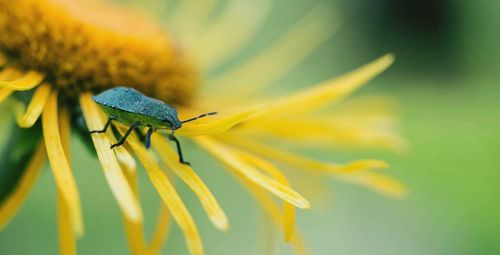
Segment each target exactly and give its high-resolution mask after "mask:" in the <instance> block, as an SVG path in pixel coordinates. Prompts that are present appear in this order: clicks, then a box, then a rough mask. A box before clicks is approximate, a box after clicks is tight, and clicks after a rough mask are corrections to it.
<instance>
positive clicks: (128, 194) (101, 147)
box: [80, 93, 142, 222]
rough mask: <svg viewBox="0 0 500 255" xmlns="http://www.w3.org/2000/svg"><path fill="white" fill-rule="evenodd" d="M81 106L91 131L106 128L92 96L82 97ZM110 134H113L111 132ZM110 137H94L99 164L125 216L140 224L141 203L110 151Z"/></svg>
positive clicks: (104, 135)
mask: <svg viewBox="0 0 500 255" xmlns="http://www.w3.org/2000/svg"><path fill="white" fill-rule="evenodd" d="M80 106H81V107H82V111H83V116H84V118H85V122H86V123H87V127H88V128H89V130H100V129H102V128H103V127H104V124H105V121H104V119H103V118H102V115H101V112H100V110H99V109H98V108H97V106H96V105H95V103H94V101H93V100H92V96H91V94H89V93H84V94H82V95H81V96H80ZM108 132H111V130H109V131H108ZM110 137H113V135H112V134H111V133H109V134H108V135H106V134H93V135H92V141H93V142H94V146H95V148H96V151H97V156H98V158H99V162H100V163H101V167H102V169H103V171H104V176H105V177H106V180H107V182H108V185H109V186H110V188H111V192H112V193H113V196H114V197H115V199H116V201H117V203H118V205H119V206H120V209H121V210H122V212H123V213H124V215H125V216H126V217H127V218H129V219H130V220H131V221H134V222H140V221H142V211H141V207H140V204H139V201H138V200H137V199H136V197H135V195H134V192H133V190H132V188H131V187H130V185H129V184H128V182H127V179H126V178H125V176H124V175H123V172H122V169H121V167H120V165H119V163H118V159H117V157H116V155H115V153H114V152H113V150H111V149H110V147H111V144H112V142H111V141H110Z"/></svg>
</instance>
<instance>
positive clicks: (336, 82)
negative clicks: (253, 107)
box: [252, 54, 394, 121]
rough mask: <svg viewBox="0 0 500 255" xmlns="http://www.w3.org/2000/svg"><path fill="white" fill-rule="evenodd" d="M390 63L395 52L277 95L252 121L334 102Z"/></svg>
mask: <svg viewBox="0 0 500 255" xmlns="http://www.w3.org/2000/svg"><path fill="white" fill-rule="evenodd" d="M393 62H394V55H393V54H387V55H384V56H382V57H380V58H378V59H376V60H374V61H373V62H371V63H369V64H367V65H364V66H362V67H360V68H358V69H357V70H354V71H352V72H350V73H347V74H344V75H342V76H340V77H338V78H335V79H332V80H330V81H326V82H324V83H322V84H319V85H317V86H315V87H312V88H306V89H303V90H301V91H298V92H296V93H294V94H292V95H290V96H285V97H283V98H279V99H277V100H275V101H274V102H273V104H272V105H270V106H268V107H267V108H266V110H265V111H261V112H260V113H259V114H258V115H254V116H253V118H252V121H259V120H261V121H262V120H263V119H265V118H268V119H272V118H273V116H279V115H286V114H288V115H289V114H298V113H307V112H311V111H313V110H315V109H318V108H320V107H322V106H324V105H326V104H329V103H333V102H336V101H338V100H340V99H342V98H344V97H345V96H347V95H349V94H350V93H352V92H354V91H355V90H357V89H358V88H359V87H360V86H361V85H363V84H365V83H366V82H368V81H369V80H371V79H373V78H374V77H375V76H377V75H378V74H380V73H381V72H383V71H384V70H386V69H387V68H388V67H389V66H390V65H391V64H392V63H393Z"/></svg>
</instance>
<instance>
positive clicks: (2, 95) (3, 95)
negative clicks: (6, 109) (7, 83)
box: [0, 88, 14, 104]
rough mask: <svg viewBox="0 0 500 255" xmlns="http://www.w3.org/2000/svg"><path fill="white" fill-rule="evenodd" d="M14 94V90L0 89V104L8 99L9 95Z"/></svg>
mask: <svg viewBox="0 0 500 255" xmlns="http://www.w3.org/2000/svg"><path fill="white" fill-rule="evenodd" d="M12 93H14V90H12V89H8V88H0V104H1V103H3V101H5V99H7V98H9V96H10V95H12Z"/></svg>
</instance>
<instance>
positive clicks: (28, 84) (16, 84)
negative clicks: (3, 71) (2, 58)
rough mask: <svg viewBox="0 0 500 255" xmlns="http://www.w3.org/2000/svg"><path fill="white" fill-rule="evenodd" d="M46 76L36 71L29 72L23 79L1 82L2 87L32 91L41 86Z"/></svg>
mask: <svg viewBox="0 0 500 255" xmlns="http://www.w3.org/2000/svg"><path fill="white" fill-rule="evenodd" d="M44 78H45V76H44V75H43V74H40V73H38V72H35V71H29V72H28V73H26V74H25V75H23V76H22V77H21V78H18V79H16V80H13V81H0V87H4V88H9V89H12V90H30V89H32V88H34V87H36V86H37V85H38V84H40V83H41V82H42V81H43V79H44Z"/></svg>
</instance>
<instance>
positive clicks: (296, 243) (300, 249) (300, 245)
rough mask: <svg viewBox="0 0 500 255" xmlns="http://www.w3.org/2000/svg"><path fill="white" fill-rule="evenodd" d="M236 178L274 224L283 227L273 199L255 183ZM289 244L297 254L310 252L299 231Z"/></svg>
mask: <svg viewBox="0 0 500 255" xmlns="http://www.w3.org/2000/svg"><path fill="white" fill-rule="evenodd" d="M238 180H240V182H241V183H242V184H243V185H244V186H245V187H246V188H247V190H248V191H250V193H251V194H252V196H253V197H254V198H255V200H257V202H258V203H259V204H260V206H261V207H262V209H263V210H264V212H265V213H266V214H267V215H268V216H269V217H270V218H271V220H272V221H273V222H274V224H275V225H276V226H278V227H279V228H281V227H283V218H284V215H283V213H282V212H281V210H280V208H279V207H278V206H277V205H276V204H275V203H274V201H273V199H272V198H271V197H270V196H269V195H268V194H266V193H265V192H263V190H262V189H260V188H259V187H258V186H257V185H255V184H253V183H250V182H249V181H248V180H246V179H244V178H242V177H238ZM290 244H291V245H292V248H293V250H294V252H295V254H297V255H308V254H310V253H309V252H308V250H307V248H306V246H305V244H304V241H303V239H302V236H301V235H300V233H299V232H295V234H294V235H293V237H292V239H291V240H290Z"/></svg>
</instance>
